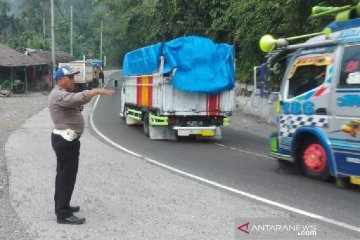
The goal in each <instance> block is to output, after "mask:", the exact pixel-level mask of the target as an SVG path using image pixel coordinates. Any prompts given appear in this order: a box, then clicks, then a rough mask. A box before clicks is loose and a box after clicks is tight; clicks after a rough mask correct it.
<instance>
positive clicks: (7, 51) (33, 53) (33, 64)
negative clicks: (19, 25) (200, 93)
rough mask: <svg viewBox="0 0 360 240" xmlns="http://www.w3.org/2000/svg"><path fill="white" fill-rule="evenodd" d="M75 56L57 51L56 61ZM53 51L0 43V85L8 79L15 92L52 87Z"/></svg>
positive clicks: (65, 60) (71, 58)
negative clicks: (12, 46)
mask: <svg viewBox="0 0 360 240" xmlns="http://www.w3.org/2000/svg"><path fill="white" fill-rule="evenodd" d="M73 60H75V58H74V57H73V56H71V55H70V54H67V53H64V52H56V54H55V61H56V63H59V62H69V61H73ZM51 65H52V61H51V52H50V51H43V50H39V49H26V48H22V49H20V50H19V51H16V50H14V49H11V48H9V47H7V46H5V45H3V44H0V86H1V84H2V83H3V82H4V81H6V80H8V81H10V83H11V84H10V86H11V88H12V90H13V91H14V92H27V91H28V89H39V88H43V87H52V86H53V81H52V74H51Z"/></svg>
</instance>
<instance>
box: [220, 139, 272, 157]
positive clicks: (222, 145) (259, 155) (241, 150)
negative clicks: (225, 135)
mask: <svg viewBox="0 0 360 240" xmlns="http://www.w3.org/2000/svg"><path fill="white" fill-rule="evenodd" d="M213 144H215V145H216V146H219V147H223V148H227V149H230V150H234V151H238V152H242V153H246V154H249V155H254V156H257V157H262V158H267V159H274V158H272V157H270V156H266V155H263V154H259V153H254V152H250V151H246V150H243V149H240V148H236V147H230V146H226V145H224V144H220V143H215V142H213Z"/></svg>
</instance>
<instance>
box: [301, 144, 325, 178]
mask: <svg viewBox="0 0 360 240" xmlns="http://www.w3.org/2000/svg"><path fill="white" fill-rule="evenodd" d="M300 161H301V165H302V168H303V171H304V173H305V175H306V176H308V177H310V178H314V179H317V180H321V181H326V180H328V179H329V178H330V172H329V164H328V161H329V158H328V156H327V154H326V150H325V148H324V146H323V145H322V144H321V142H320V141H319V140H317V139H315V138H314V139H311V140H309V141H307V142H306V143H305V144H304V146H303V148H302V149H301V154H300Z"/></svg>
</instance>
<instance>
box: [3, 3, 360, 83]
mask: <svg viewBox="0 0 360 240" xmlns="http://www.w3.org/2000/svg"><path fill="white" fill-rule="evenodd" d="M54 1H55V22H56V26H55V33H56V47H57V48H58V49H59V50H62V51H65V52H70V5H73V9H74V10H73V13H74V24H73V26H74V38H73V39H74V55H75V56H76V58H78V59H82V56H83V55H86V56H87V57H89V58H99V55H100V49H99V47H100V31H101V27H100V26H101V21H103V22H104V27H103V55H106V56H107V61H108V64H109V65H113V66H120V65H121V62H122V58H123V56H124V54H125V53H126V52H127V51H130V50H133V49H136V48H139V47H143V46H146V45H149V44H152V43H155V42H159V41H161V40H162V39H163V36H165V39H166V40H170V39H172V38H174V37H178V36H182V35H203V36H207V37H210V38H212V39H213V40H214V41H216V42H227V43H231V44H232V43H233V42H235V43H236V59H237V61H236V65H237V66H236V69H237V78H238V79H241V80H242V81H250V80H251V78H252V73H251V69H252V67H253V66H254V65H259V64H260V63H261V62H263V61H264V54H263V53H262V52H261V51H260V50H259V47H258V42H259V39H260V37H261V36H262V35H264V34H267V33H270V34H272V35H274V36H275V37H276V38H278V37H290V36H296V35H301V34H305V33H310V32H317V31H320V30H322V29H323V28H324V26H326V25H327V24H328V23H329V21H330V19H328V20H319V19H313V20H311V21H310V20H308V17H309V16H310V12H311V8H312V7H313V6H315V5H323V6H344V5H347V4H354V3H357V2H358V1H356V0H312V1H304V0H268V1H263V0H227V1H220V0H54ZM19 10H20V13H18V14H16V17H15V16H12V15H10V14H9V12H10V5H9V4H8V2H7V0H0V23H1V26H2V29H0V42H2V43H7V44H8V45H9V46H11V47H12V48H17V47H29V48H42V49H45V50H48V49H50V47H51V40H50V37H51V36H50V1H49V0H26V1H23V2H22V4H21V5H20V9H19ZM165 31H166V34H165V35H164V34H163V33H164V32H165Z"/></svg>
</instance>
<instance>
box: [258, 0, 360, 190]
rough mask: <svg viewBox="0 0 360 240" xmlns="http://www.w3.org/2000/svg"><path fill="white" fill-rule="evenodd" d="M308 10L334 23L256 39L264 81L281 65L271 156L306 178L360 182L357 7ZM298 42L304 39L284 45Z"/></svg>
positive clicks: (359, 22)
mask: <svg viewBox="0 0 360 240" xmlns="http://www.w3.org/2000/svg"><path fill="white" fill-rule="evenodd" d="M312 12H313V13H312V17H322V16H326V17H329V16H335V19H336V20H335V21H334V22H332V23H331V24H329V25H328V26H327V27H325V29H324V30H323V31H321V32H318V33H311V34H306V35H302V36H295V37H290V38H281V39H275V38H273V37H272V36H271V35H265V36H263V37H262V38H261V40H260V48H261V49H262V50H263V51H264V52H267V53H268V54H267V61H266V63H265V64H264V65H263V66H264V68H265V71H266V74H265V75H266V76H267V78H269V77H271V76H272V72H271V69H273V68H274V66H275V65H276V64H279V59H285V61H283V62H285V64H286V66H285V67H286V70H285V72H284V74H283V76H282V82H281V88H280V93H279V100H278V102H277V105H276V112H277V114H278V122H277V126H278V131H277V132H275V133H273V134H271V136H270V137H269V139H270V153H271V155H272V156H273V157H274V158H276V159H278V160H279V163H280V164H285V165H286V164H288V163H291V164H292V165H295V166H296V167H299V168H300V169H301V170H302V171H303V173H304V174H305V175H306V176H308V177H311V178H314V179H318V180H328V179H329V178H335V179H336V182H337V183H338V184H339V185H340V186H344V184H348V183H353V184H360V18H359V15H358V14H359V13H360V3H359V4H357V5H356V6H345V7H314V8H313V10H312ZM301 38H309V39H308V40H306V41H305V42H303V43H297V44H293V45H291V44H289V42H290V41H292V40H295V39H296V40H299V39H301ZM268 80H269V79H268ZM270 81H271V80H270Z"/></svg>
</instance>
